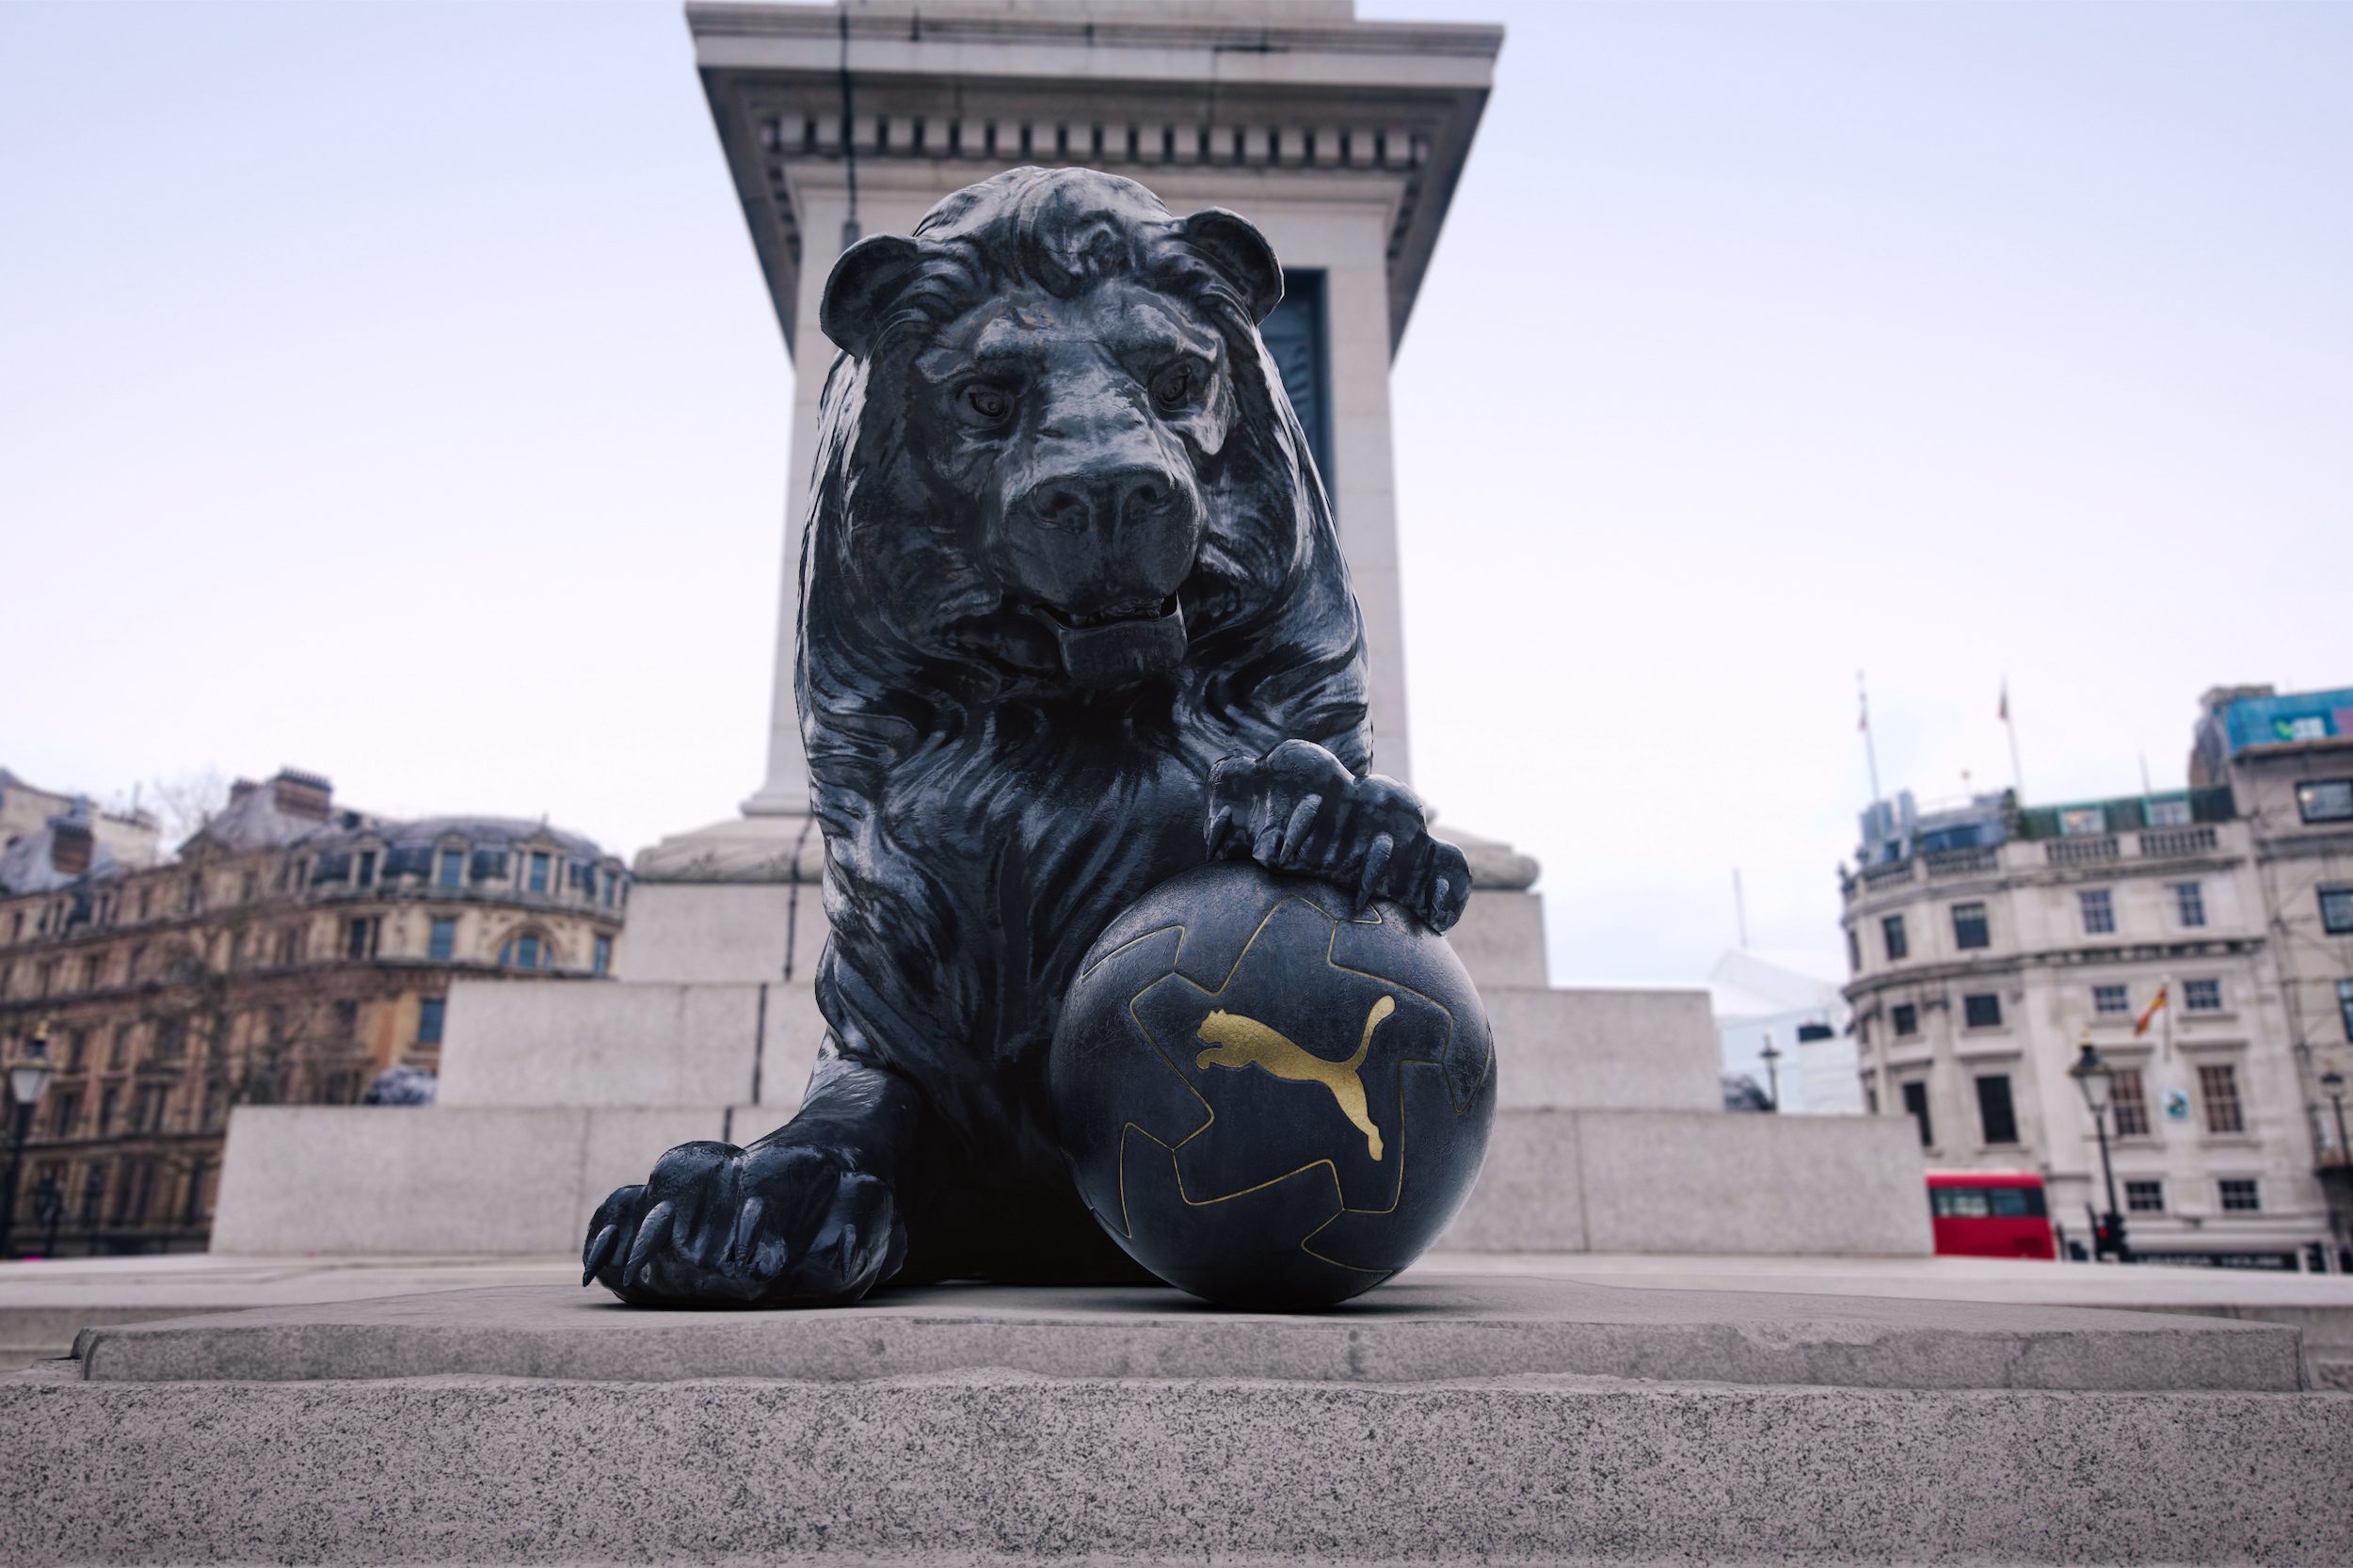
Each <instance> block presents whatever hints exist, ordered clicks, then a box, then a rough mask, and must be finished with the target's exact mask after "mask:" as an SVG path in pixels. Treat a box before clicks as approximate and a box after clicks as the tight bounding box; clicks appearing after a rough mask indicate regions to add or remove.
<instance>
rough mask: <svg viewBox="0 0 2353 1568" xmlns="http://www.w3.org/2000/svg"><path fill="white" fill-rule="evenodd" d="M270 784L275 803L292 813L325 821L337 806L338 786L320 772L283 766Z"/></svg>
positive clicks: (281, 808)
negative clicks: (304, 771)
mask: <svg viewBox="0 0 2353 1568" xmlns="http://www.w3.org/2000/svg"><path fill="white" fill-rule="evenodd" d="M269 787H270V798H271V801H272V803H273V804H274V805H276V806H277V808H278V809H279V810H280V811H281V812H283V813H285V814H286V815H287V816H289V817H301V818H304V819H306V820H308V821H311V822H325V821H326V820H327V818H328V812H329V811H330V810H331V809H332V808H333V807H334V803H335V786H334V785H332V784H330V783H328V781H327V779H326V777H325V776H322V775H319V774H315V773H302V772H300V771H298V770H296V769H294V768H280V769H279V770H278V776H277V777H275V778H273V779H271V780H270V781H269Z"/></svg>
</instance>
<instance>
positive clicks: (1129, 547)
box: [1000, 462, 1203, 690]
mask: <svg viewBox="0 0 2353 1568" xmlns="http://www.w3.org/2000/svg"><path fill="white" fill-rule="evenodd" d="M1202 528H1203V518H1202V506H1201V499H1200V492H1199V491H1198V489H1197V488H1195V487H1194V486H1193V483H1192V482H1191V479H1190V476H1189V475H1182V474H1179V473H1177V472H1171V471H1170V469H1168V468H1167V467H1164V466H1161V465H1160V464H1157V463H1148V462H1146V463H1129V464H1123V465H1110V464H1074V465H1071V466H1068V467H1064V468H1062V469H1061V470H1060V471H1059V472H1049V473H1048V474H1046V475H1044V476H1042V477H1039V478H1037V479H1035V480H1034V481H1033V482H1032V484H1030V485H1029V486H1028V488H1026V489H1025V490H1023V491H1022V492H1021V494H1020V495H1019V496H1018V497H1017V498H1016V499H1015V500H1014V502H1013V503H1012V504H1010V505H1009V506H1007V507H1006V509H1005V517H1004V526H1003V530H1002V533H1003V537H1002V540H1001V543H1000V552H1001V553H1000V559H1001V561H1002V562H1003V566H1004V569H1005V572H1006V575H1007V577H1008V578H1009V579H1010V580H1011V581H1010V585H1011V586H1012V588H1013V590H1014V591H1015V593H1016V595H1018V596H1019V597H1020V598H1021V599H1022V600H1025V601H1026V602H1027V603H1028V604H1029V605H1030V606H1031V607H1032V610H1033V611H1034V612H1035V613H1036V615H1037V616H1038V617H1039V618H1040V619H1041V620H1043V621H1044V622H1045V623H1046V625H1047V626H1048V628H1049V629H1050V630H1051V631H1052V632H1053V634H1054V641H1055V645H1056V647H1057V648H1059V649H1060V650H1061V653H1062V662H1063V668H1064V673H1066V674H1067V675H1068V676H1069V678H1070V681H1071V684H1072V685H1074V686H1078V687H1080V688H1081V689H1085V690H1106V689H1111V688H1115V687H1121V686H1130V685H1134V684H1135V683H1136V682H1138V681H1141V680H1150V679H1152V678H1153V677H1155V676H1160V675H1165V674H1167V673H1168V672H1170V671H1171V670H1173V669H1175V668H1176V667H1177V664H1179V663H1181V662H1182V661H1183V659H1184V656H1185V617H1184V613H1183V608H1182V606H1181V605H1179V603H1178V602H1177V587H1178V585H1179V584H1182V583H1183V582H1184V580H1185V579H1186V577H1187V576H1189V575H1190V574H1191V573H1192V571H1193V556H1194V554H1195V552H1197V551H1198V550H1199V549H1200V545H1201V536H1202Z"/></svg>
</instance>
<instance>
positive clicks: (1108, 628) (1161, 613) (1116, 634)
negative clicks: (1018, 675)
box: [1031, 594, 1185, 690]
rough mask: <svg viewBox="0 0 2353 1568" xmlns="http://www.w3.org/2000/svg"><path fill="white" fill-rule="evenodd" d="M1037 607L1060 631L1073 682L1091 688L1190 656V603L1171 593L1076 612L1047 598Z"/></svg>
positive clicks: (1165, 668) (1152, 672) (1147, 674)
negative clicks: (1187, 644)
mask: <svg viewBox="0 0 2353 1568" xmlns="http://www.w3.org/2000/svg"><path fill="white" fill-rule="evenodd" d="M1031 608H1032V609H1033V610H1035V611H1036V612H1037V615H1038V617H1039V618H1040V619H1042V620H1043V621H1045V622H1046V624H1047V626H1048V628H1050V629H1051V630H1052V632H1053V633H1054V641H1055V643H1056V644H1057V645H1058V646H1059V647H1060V648H1061V649H1062V664H1063V669H1064V671H1065V672H1067V673H1068V675H1069V677H1070V680H1071V683H1072V684H1074V685H1077V686H1082V687H1086V688H1089V689H1091V690H1102V689H1106V688H1110V687H1114V686H1132V685H1134V684H1135V683H1136V682H1137V681H1139V680H1147V679H1149V678H1151V677H1153V676H1156V675H1165V674H1167V673H1168V672H1169V671H1170V670H1173V669H1175V668H1176V667H1177V664H1179V663H1181V662H1182V661H1183V659H1184V657H1185V616H1184V609H1183V607H1182V606H1181V605H1179V604H1178V603H1177V596H1176V595H1175V594H1170V595H1169V596H1168V597H1167V598H1166V599H1163V600H1159V601H1157V602H1153V601H1150V600H1130V601H1129V602H1127V603H1124V604H1113V605H1111V606H1109V607H1107V608H1105V609H1101V610H1094V611H1089V612H1088V613H1087V614H1085V615H1074V614H1072V613H1071V612H1070V611H1067V610H1064V609H1062V608H1060V607H1059V606H1056V605H1052V604H1048V603H1046V602H1045V601H1043V600H1037V601H1034V602H1032V605H1031Z"/></svg>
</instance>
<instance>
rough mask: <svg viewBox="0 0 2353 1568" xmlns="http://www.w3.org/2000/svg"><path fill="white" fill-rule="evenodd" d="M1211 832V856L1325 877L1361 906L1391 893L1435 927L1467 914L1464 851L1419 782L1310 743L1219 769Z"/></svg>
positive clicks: (1230, 761) (1213, 773) (1290, 744)
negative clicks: (1369, 770)
mask: <svg viewBox="0 0 2353 1568" xmlns="http://www.w3.org/2000/svg"><path fill="white" fill-rule="evenodd" d="M1243 824H1247V825H1246V826H1245V825H1243ZM1204 837H1205V840H1206V841H1207V843H1208V846H1209V855H1210V856H1211V857H1212V858H1218V857H1246V858H1251V859H1256V860H1257V861H1258V862H1259V863H1260V864H1262V865H1264V866H1265V867H1267V868H1268V869H1269V870H1270V871H1278V872H1296V873H1299V874H1301V875H1305V876H1313V877H1318V878H1321V880H1323V881H1325V882H1329V883H1331V884H1332V885H1333V886H1335V887H1337V888H1340V889H1342V890H1343V891H1345V892H1347V893H1348V894H1349V895H1350V896H1352V897H1353V898H1354V899H1355V900H1356V904H1357V907H1358V908H1363V907H1365V906H1367V905H1369V904H1372V903H1373V902H1374V901H1375V900H1380V899H1385V900H1388V901H1390V902H1392V903H1395V904H1401V905H1402V906H1404V907H1405V908H1406V909H1407V910H1409V911H1411V912H1412V913H1413V915H1414V916H1415V917H1416V918H1417V919H1418V920H1421V921H1422V922H1423V923H1424V924H1426V925H1428V926H1430V927H1431V929H1433V930H1434V931H1444V930H1446V929H1447V928H1448V927H1449V926H1451V925H1452V924H1453V923H1454V922H1455V921H1456V920H1460V919H1461V918H1462V915H1463V905H1464V904H1465V902H1466V901H1467V900H1468V898H1469V896H1470V867H1469V865H1468V863H1467V862H1465V860H1464V858H1463V852H1462V851H1461V850H1459V849H1457V848H1455V847H1454V846H1453V845H1452V844H1449V843H1447V842H1446V841H1445V840H1440V839H1433V838H1432V837H1431V836H1430V830H1429V815H1428V813H1427V812H1426V811H1424V810H1423V808H1422V804H1421V802H1420V801H1419V800H1418V799H1417V798H1416V796H1415V794H1414V792H1412V791H1411V790H1408V789H1407V788H1406V787H1405V786H1404V785H1402V784H1400V783H1399V782H1397V781H1396V780H1395V779H1393V778H1384V777H1382V776H1380V775H1378V774H1371V775H1368V776H1365V777H1363V778H1357V777H1355V776H1353V775H1351V774H1350V773H1349V771H1348V769H1347V767H1346V765H1345V764H1343V763H1342V762H1341V761H1340V760H1339V759H1338V758H1337V757H1335V756H1333V755H1332V754H1331V753H1330V752H1329V751H1326V750H1325V749H1324V748H1323V747H1321V746H1320V745H1316V744H1311V743H1309V742H1306V741H1286V742H1284V743H1283V744H1281V745H1279V746H1276V747H1275V748H1274V749H1273V751H1270V752H1268V753H1267V754H1266V755H1265V756H1264V757H1261V758H1257V759H1255V760H1254V759H1251V758H1248V757H1229V758H1227V759H1225V760H1224V761H1222V762H1220V763H1218V764H1217V766H1216V767H1215V768H1213V769H1211V770H1210V773H1209V824H1208V828H1207V830H1206V832H1205V834H1204Z"/></svg>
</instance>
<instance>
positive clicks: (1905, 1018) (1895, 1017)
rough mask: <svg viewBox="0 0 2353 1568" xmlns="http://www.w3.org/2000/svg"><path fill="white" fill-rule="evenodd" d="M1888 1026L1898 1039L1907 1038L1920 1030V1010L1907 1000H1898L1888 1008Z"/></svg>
mask: <svg viewBox="0 0 2353 1568" xmlns="http://www.w3.org/2000/svg"><path fill="white" fill-rule="evenodd" d="M1887 1023H1888V1027H1889V1028H1891V1029H1893V1030H1894V1031H1895V1032H1896V1038H1897V1039H1898V1040H1909V1039H1911V1038H1912V1037H1913V1035H1915V1034H1917V1033H1919V1032H1920V1010H1919V1009H1918V1008H1917V1007H1914V1006H1913V1004H1912V1003H1910V1002H1908V1001H1899V1002H1897V1004H1896V1005H1895V1006H1894V1007H1893V1008H1891V1009H1889V1011H1888V1016H1887Z"/></svg>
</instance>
